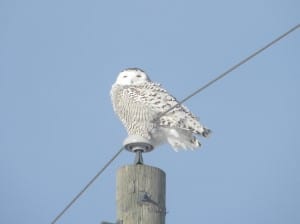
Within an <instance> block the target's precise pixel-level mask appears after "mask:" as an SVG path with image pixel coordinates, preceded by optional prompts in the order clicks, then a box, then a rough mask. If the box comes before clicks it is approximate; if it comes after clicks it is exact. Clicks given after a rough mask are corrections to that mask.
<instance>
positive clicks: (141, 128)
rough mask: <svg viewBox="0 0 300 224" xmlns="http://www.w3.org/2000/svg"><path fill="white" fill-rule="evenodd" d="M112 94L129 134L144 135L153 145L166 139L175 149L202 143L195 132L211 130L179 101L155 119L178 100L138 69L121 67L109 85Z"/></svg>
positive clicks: (204, 134)
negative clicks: (167, 111)
mask: <svg viewBox="0 0 300 224" xmlns="http://www.w3.org/2000/svg"><path fill="white" fill-rule="evenodd" d="M111 98H112V104H113V108H114V111H115V112H116V114H117V115H118V116H119V118H120V119H121V121H122V123H123V124H124V126H125V128H126V129H127V132H128V135H137V136H141V137H144V138H147V139H148V140H150V141H151V143H152V144H153V145H154V146H158V145H160V144H163V143H166V142H168V143H169V144H171V146H172V147H173V148H174V149H180V148H184V149H187V148H191V149H194V148H197V147H199V146H200V145H201V144H200V142H199V141H198V140H197V138H196V137H195V136H194V134H197V135H202V136H203V137H208V135H209V134H210V132H211V131H210V130H209V129H207V128H205V127H203V126H202V125H201V124H200V122H199V120H198V118H197V117H196V116H194V115H193V114H192V113H191V112H190V111H189V110H188V109H187V108H186V107H184V106H182V105H178V106H177V107H175V108H174V109H172V110H171V111H170V112H169V113H167V114H165V115H163V116H162V117H160V118H159V119H157V117H158V115H159V114H162V113H163V112H165V111H166V110H168V109H170V108H171V107H173V106H175V105H176V104H177V103H178V101H177V100H176V99H175V98H174V97H173V96H171V95H170V94H169V93H168V92H167V91H166V90H165V89H163V88H162V87H161V85H160V84H157V83H153V82H151V81H150V79H149V78H148V76H147V74H146V73H145V72H144V71H142V70H141V69H138V68H133V69H126V70H124V71H122V72H121V73H120V74H119V76H118V78H117V81H116V82H115V83H114V84H113V86H112V89H111Z"/></svg>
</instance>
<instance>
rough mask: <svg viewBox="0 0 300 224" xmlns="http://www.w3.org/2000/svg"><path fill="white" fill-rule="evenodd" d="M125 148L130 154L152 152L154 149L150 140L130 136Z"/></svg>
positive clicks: (125, 141) (125, 142) (126, 140)
mask: <svg viewBox="0 0 300 224" xmlns="http://www.w3.org/2000/svg"><path fill="white" fill-rule="evenodd" d="M123 146H124V148H125V149H126V150H128V151H129V152H137V151H140V152H143V153H144V152H150V151H152V150H153V149H154V147H153V145H152V144H151V142H150V141H149V140H148V139H146V138H143V137H141V136H138V135H130V136H128V137H127V138H126V139H125V140H124V142H123Z"/></svg>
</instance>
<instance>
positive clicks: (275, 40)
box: [154, 24, 300, 121]
mask: <svg viewBox="0 0 300 224" xmlns="http://www.w3.org/2000/svg"><path fill="white" fill-rule="evenodd" d="M298 28H300V24H298V25H296V26H294V27H293V28H291V29H290V30H288V31H287V32H285V33H283V34H281V35H280V36H279V37H277V38H276V39H274V40H272V41H271V42H269V43H268V44H266V45H265V46H264V47H262V48H260V49H258V50H257V51H255V52H254V53H252V54H251V55H249V56H248V57H246V58H244V59H243V60H241V61H240V62H239V63H237V64H235V65H234V66H232V67H231V68H229V69H228V70H227V71H225V72H223V73H222V74H220V75H219V76H217V77H216V78H214V79H213V80H211V81H210V82H208V83H207V84H205V85H204V86H202V87H201V88H199V89H197V90H196V91H194V92H193V93H192V94H190V95H189V96H187V97H186V98H184V99H183V100H181V101H179V102H178V103H177V104H176V105H174V106H173V107H171V108H169V109H168V110H166V111H165V112H163V113H161V114H160V115H159V116H158V117H157V118H156V119H155V120H154V121H157V120H158V119H159V118H161V117H162V116H164V115H166V114H167V113H169V112H170V111H171V110H173V109H174V108H175V107H177V106H178V105H181V104H183V103H184V102H185V101H187V100H189V99H190V98H192V97H193V96H195V95H197V94H198V93H200V92H201V91H203V90H204V89H206V88H207V87H209V86H211V85H212V84H214V83H215V82H217V81H218V80H220V79H222V78H224V77H225V76H226V75H228V74H229V73H230V72H232V71H233V70H235V69H237V68H238V67H240V66H241V65H243V64H245V63H246V62H248V61H249V60H251V59H252V58H254V57H255V56H257V55H258V54H260V53H261V52H263V51H264V50H266V49H267V48H269V47H271V46H272V45H273V44H275V43H276V42H278V41H280V40H281V39H282V38H284V37H286V36H287V35H289V34H290V33H292V32H294V31H295V30H296V29H298Z"/></svg>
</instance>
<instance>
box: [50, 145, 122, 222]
mask: <svg viewBox="0 0 300 224" xmlns="http://www.w3.org/2000/svg"><path fill="white" fill-rule="evenodd" d="M123 150H124V147H122V148H120V149H119V151H118V152H117V153H116V154H115V155H114V156H113V157H112V158H111V159H110V160H109V161H108V162H107V163H106V164H105V165H104V166H103V168H102V169H101V170H100V171H99V172H98V173H97V174H96V175H95V176H94V177H93V178H92V179H91V180H90V181H89V182H88V184H87V185H86V186H85V187H84V188H82V190H81V191H80V192H79V193H78V194H77V195H76V196H75V197H74V198H73V200H72V201H70V202H69V204H68V205H67V206H66V207H65V208H64V209H63V210H62V211H61V212H60V213H59V214H58V215H57V216H56V217H55V219H53V221H52V222H51V224H54V223H56V222H57V220H58V219H60V217H61V216H62V215H63V214H64V213H65V212H66V211H67V210H68V209H69V208H70V207H71V206H72V205H73V204H74V203H75V202H76V201H77V199H78V198H79V197H80V196H81V195H82V194H83V193H84V192H85V191H86V190H87V189H88V188H89V187H90V186H91V185H92V184H93V183H94V181H95V180H96V179H97V178H98V177H99V176H100V175H101V174H102V173H103V172H104V170H105V169H106V168H107V167H108V166H109V165H110V164H111V163H112V162H113V161H114V160H115V159H116V158H117V157H118V156H119V154H120V153H121V152H122V151H123Z"/></svg>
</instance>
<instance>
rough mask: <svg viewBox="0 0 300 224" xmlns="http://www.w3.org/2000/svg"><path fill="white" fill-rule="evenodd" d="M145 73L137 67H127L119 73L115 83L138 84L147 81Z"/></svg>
mask: <svg viewBox="0 0 300 224" xmlns="http://www.w3.org/2000/svg"><path fill="white" fill-rule="evenodd" d="M149 81H150V79H149V77H148V76H147V74H146V73H145V72H144V71H143V70H142V69H139V68H128V69H125V70H123V71H122V72H120V73H119V75H118V78H117V81H116V84H118V85H140V84H143V83H145V82H149Z"/></svg>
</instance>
